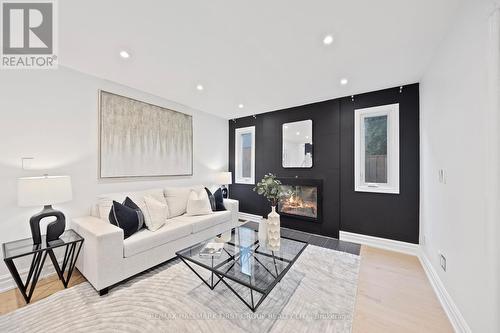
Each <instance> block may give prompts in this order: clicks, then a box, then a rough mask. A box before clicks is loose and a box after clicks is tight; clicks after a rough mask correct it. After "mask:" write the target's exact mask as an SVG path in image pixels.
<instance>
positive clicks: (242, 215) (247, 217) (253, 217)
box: [238, 212, 262, 223]
mask: <svg viewBox="0 0 500 333" xmlns="http://www.w3.org/2000/svg"><path fill="white" fill-rule="evenodd" d="M238 218H239V219H241V220H247V221H253V222H257V223H258V222H260V220H262V216H259V215H254V214H249V213H242V212H239V213H238Z"/></svg>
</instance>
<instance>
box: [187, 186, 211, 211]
mask: <svg viewBox="0 0 500 333" xmlns="http://www.w3.org/2000/svg"><path fill="white" fill-rule="evenodd" d="M207 214H212V207H210V199H209V198H208V193H207V191H205V190H201V191H200V192H196V191H194V190H191V193H190V194H189V198H188V202H187V208H186V215H191V216H195V215H207Z"/></svg>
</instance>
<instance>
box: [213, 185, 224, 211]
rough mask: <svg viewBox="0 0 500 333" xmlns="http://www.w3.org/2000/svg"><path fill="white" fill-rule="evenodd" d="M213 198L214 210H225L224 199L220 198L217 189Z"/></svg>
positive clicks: (220, 195) (220, 191)
mask: <svg viewBox="0 0 500 333" xmlns="http://www.w3.org/2000/svg"><path fill="white" fill-rule="evenodd" d="M214 198H215V210H216V211H218V212H219V211H222V210H226V207H225V206H224V197H223V196H222V190H221V189H220V188H218V189H217V191H215V192H214Z"/></svg>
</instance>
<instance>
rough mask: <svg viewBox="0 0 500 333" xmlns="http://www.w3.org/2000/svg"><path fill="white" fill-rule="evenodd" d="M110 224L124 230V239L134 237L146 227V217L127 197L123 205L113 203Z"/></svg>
mask: <svg viewBox="0 0 500 333" xmlns="http://www.w3.org/2000/svg"><path fill="white" fill-rule="evenodd" d="M109 222H110V223H111V224H113V225H116V226H117V227H119V228H121V229H123V236H124V238H128V237H130V236H132V235H133V234H134V233H136V232H137V231H139V230H140V229H142V227H143V226H144V215H143V214H142V211H141V210H140V209H139V207H138V206H137V205H136V204H135V203H134V202H133V201H132V200H131V199H130V198H129V197H127V198H126V199H125V201H124V202H123V204H121V203H119V202H117V201H113V206H111V210H110V212H109Z"/></svg>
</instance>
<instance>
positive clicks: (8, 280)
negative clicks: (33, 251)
mask: <svg viewBox="0 0 500 333" xmlns="http://www.w3.org/2000/svg"><path fill="white" fill-rule="evenodd" d="M61 266H62V261H60V262H59V267H61ZM18 270H19V275H20V276H21V279H22V280H23V281H26V277H27V275H28V271H29V267H26V268H21V269H19V268H18ZM53 274H56V270H55V269H54V266H52V262H46V263H45V264H44V266H43V269H42V273H41V274H40V277H39V278H38V281H40V280H41V279H43V278H46V277H48V276H50V275H53ZM14 288H17V285H16V282H15V281H14V279H13V278H12V276H11V275H10V274H4V275H2V276H0V293H3V292H5V291H8V290H11V289H14Z"/></svg>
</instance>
